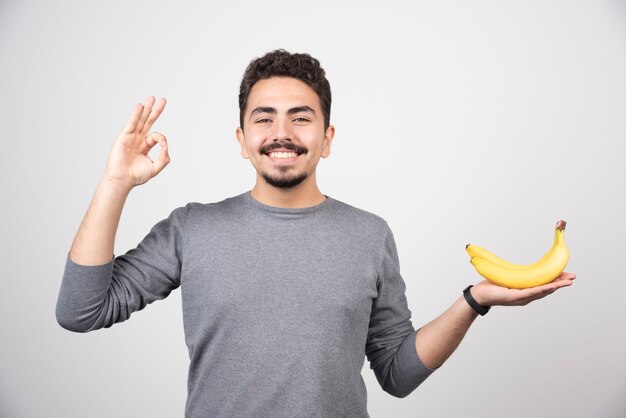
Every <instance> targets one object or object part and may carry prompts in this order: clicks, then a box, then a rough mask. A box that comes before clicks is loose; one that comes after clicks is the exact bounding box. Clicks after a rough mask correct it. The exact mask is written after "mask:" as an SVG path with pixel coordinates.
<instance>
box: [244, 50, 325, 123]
mask: <svg viewBox="0 0 626 418" xmlns="http://www.w3.org/2000/svg"><path fill="white" fill-rule="evenodd" d="M281 76H282V77H292V78H296V79H298V80H300V81H303V82H305V83H306V84H308V85H309V86H310V87H311V88H312V89H313V90H314V91H315V93H317V96H318V97H319V99H320V105H321V107H322V113H323V115H324V130H326V129H327V128H328V126H329V125H330V103H331V94H330V83H329V82H328V80H327V79H326V73H325V72H324V69H323V68H322V67H321V66H320V62H319V61H318V60H317V59H315V58H313V57H312V56H311V55H309V54H300V53H295V54H292V53H290V52H287V51H285V50H284V49H277V50H275V51H272V52H268V53H267V54H265V55H263V56H262V57H260V58H255V59H254V60H252V61H251V62H250V64H249V65H248V68H246V71H245V73H244V74H243V78H242V79H241V86H240V87H239V124H240V125H239V126H240V127H241V128H243V118H244V112H245V110H246V104H247V102H248V95H249V94H250V90H252V86H254V84H255V83H256V82H257V81H259V80H264V79H267V78H270V77H281Z"/></svg>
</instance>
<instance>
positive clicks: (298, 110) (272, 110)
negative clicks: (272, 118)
mask: <svg viewBox="0 0 626 418" xmlns="http://www.w3.org/2000/svg"><path fill="white" fill-rule="evenodd" d="M302 112H308V113H313V114H315V110H313V109H312V108H311V107H309V106H306V105H305V106H296V107H292V108H290V109H289V110H287V114H288V115H293V114H295V113H302ZM257 113H270V114H276V113H278V111H277V110H276V108H274V107H270V106H259V107H255V108H254V109H253V110H252V112H250V116H254V115H256V114H257Z"/></svg>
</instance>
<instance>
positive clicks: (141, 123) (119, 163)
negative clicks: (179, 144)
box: [105, 96, 170, 190]
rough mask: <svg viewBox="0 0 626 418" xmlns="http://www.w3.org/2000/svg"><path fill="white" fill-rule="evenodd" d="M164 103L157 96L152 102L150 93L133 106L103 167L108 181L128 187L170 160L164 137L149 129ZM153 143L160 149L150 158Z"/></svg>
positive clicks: (144, 178) (148, 175)
mask: <svg viewBox="0 0 626 418" xmlns="http://www.w3.org/2000/svg"><path fill="white" fill-rule="evenodd" d="M165 103H166V102H165V99H160V100H159V101H158V102H156V104H155V98H154V97H153V96H150V97H148V98H147V99H146V101H145V103H144V104H143V105H142V104H139V103H138V104H137V105H136V106H135V109H134V110H133V114H132V115H131V117H130V119H129V120H128V122H127V123H126V126H124V129H123V130H122V132H121V133H120V136H119V137H118V138H117V140H116V141H115V143H114V144H113V148H112V149H111V152H110V154H109V158H108V160H107V165H106V170H105V178H106V179H107V180H108V181H111V182H113V183H116V184H118V185H120V186H122V187H124V188H128V189H129V190H130V189H132V188H133V187H135V186H138V185H140V184H144V183H145V182H147V181H148V180H150V179H151V178H152V177H154V176H156V175H157V174H159V173H160V172H161V170H163V168H165V166H166V165H167V164H168V163H169V162H170V156H169V153H168V150H167V139H166V138H165V136H163V135H161V134H160V133H158V132H150V129H151V128H152V125H153V124H154V122H155V121H156V120H157V119H158V117H159V115H161V112H163V109H164V108H165ZM149 132H150V133H149ZM157 143H158V144H159V145H160V147H161V151H160V153H159V156H158V158H157V159H156V160H154V161H153V160H152V159H151V158H150V157H148V152H149V151H150V150H151V149H152V147H154V146H155V145H156V144H157Z"/></svg>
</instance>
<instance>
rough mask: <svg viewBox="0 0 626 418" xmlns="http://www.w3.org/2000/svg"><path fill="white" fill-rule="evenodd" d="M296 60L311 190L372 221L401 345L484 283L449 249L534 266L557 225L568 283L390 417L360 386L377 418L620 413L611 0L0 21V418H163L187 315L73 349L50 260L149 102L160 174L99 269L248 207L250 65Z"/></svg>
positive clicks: (135, 321)
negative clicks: (385, 230) (315, 138)
mask: <svg viewBox="0 0 626 418" xmlns="http://www.w3.org/2000/svg"><path fill="white" fill-rule="evenodd" d="M279 47H282V48H286V49H289V50H292V51H308V52H310V53H312V54H313V55H315V56H317V57H318V58H319V59H320V60H321V61H322V64H323V65H324V66H325V68H326V70H327V74H328V77H329V79H330V81H331V84H332V87H333V93H334V105H333V113H332V120H333V122H334V124H335V125H336V127H337V136H336V139H335V142H334V144H333V147H334V148H333V154H332V156H331V158H329V159H328V160H324V161H323V162H322V163H321V165H320V167H319V170H318V172H319V183H320V186H321V188H322V190H323V191H324V193H326V194H328V195H331V196H333V197H335V198H337V199H340V200H343V201H346V202H348V203H351V204H353V205H355V206H359V207H362V208H364V209H367V210H369V211H372V212H375V213H377V214H379V215H381V216H383V217H384V218H386V219H387V220H388V222H389V224H390V225H391V227H392V229H393V230H394V233H395V236H396V240H397V244H398V247H399V252H400V257H401V263H402V269H403V274H404V277H405V280H406V282H407V287H408V289H407V293H408V294H407V296H408V299H409V305H410V308H411V310H412V311H413V316H414V324H415V325H416V326H419V325H421V324H423V323H425V322H427V321H429V320H430V319H432V318H434V317H435V316H436V315H438V314H439V313H440V312H442V311H443V310H444V309H445V308H447V307H448V306H449V305H450V304H451V303H452V302H453V301H454V300H455V299H456V298H457V297H458V296H459V295H460V292H461V290H462V289H463V288H464V287H465V286H466V285H467V284H469V283H474V282H477V281H478V280H480V277H479V276H478V275H477V273H476V272H475V271H474V270H473V268H472V267H471V265H470V264H469V263H468V260H467V256H466V254H465V251H464V246H465V244H466V243H468V242H470V241H471V242H475V243H477V244H480V245H483V246H485V247H487V248H490V249H492V250H494V252H497V253H499V254H500V255H502V256H503V257H505V258H509V259H511V260H512V261H515V262H519V263H525V262H531V261H534V259H537V258H539V257H540V256H541V255H542V254H543V252H544V251H546V250H547V249H548V247H549V246H550V244H551V240H552V228H553V226H554V224H555V222H556V221H557V220H558V219H561V218H562V219H565V220H567V221H568V227H567V232H566V238H567V242H568V244H569V247H570V251H571V260H570V263H569V265H568V267H567V271H572V272H575V273H577V275H578V279H577V280H576V283H575V285H574V286H572V287H570V288H567V289H563V290H561V291H559V292H557V293H556V294H554V295H552V296H551V297H549V298H548V299H545V300H542V301H539V302H536V303H535V304H531V305H529V306H527V307H524V308H494V309H493V310H492V311H491V313H489V315H488V316H486V317H484V318H479V319H478V320H477V323H476V324H475V325H474V327H473V328H472V329H471V330H470V332H469V334H468V336H467V337H466V340H465V341H464V343H463V344H462V346H461V347H460V348H459V350H458V351H457V352H456V353H455V354H454V355H453V356H452V358H450V360H449V361H448V363H446V364H445V365H444V366H443V367H442V368H441V369H440V370H439V371H438V372H437V373H435V374H434V375H433V376H432V377H431V378H430V379H429V380H428V381H427V382H425V383H424V384H423V386H422V387H420V388H419V389H418V390H417V391H415V392H414V393H413V394H412V395H410V396H409V397H408V398H405V399H395V398H392V397H391V396H389V395H387V394H386V393H384V392H383V391H382V390H381V389H380V388H379V387H378V385H377V383H376V381H375V379H374V376H373V373H372V372H371V370H370V369H369V367H368V364H367V363H366V364H365V367H364V370H363V375H364V378H365V380H366V383H367V386H368V389H369V391H368V392H369V401H368V402H369V403H368V406H369V410H370V412H371V415H372V417H413V416H424V417H456V416H464V417H468V418H469V417H505V416H506V417H513V418H515V417H527V416H533V417H618V416H620V417H623V416H626V401H624V397H623V394H624V392H625V391H626V361H625V356H624V353H625V352H626V328H625V326H624V323H625V320H626V309H625V308H624V298H625V296H624V295H626V280H625V277H624V272H623V269H622V268H621V263H622V262H623V258H621V257H623V256H624V249H625V244H624V241H623V235H624V233H625V232H626V228H625V227H624V220H623V218H622V216H623V215H624V213H625V206H626V199H625V190H626V189H625V186H626V168H625V165H624V162H623V160H624V155H625V152H624V151H625V150H624V148H625V147H624V140H625V139H626V138H625V128H626V122H625V121H626V118H625V115H626V77H625V76H624V75H625V74H626V3H625V2H623V1H618V0H613V1H608V0H588V1H568V0H562V1H538V0H533V1H487V0H479V1H471V2H470V1H446V2H435V1H432V2H409V1H406V2H399V1H384V2H380V1H377V2H370V1H359V2H357V1H353V2H331V1H325V0H322V1H318V2H291V1H285V2H272V1H268V2H253V1H238V2H227V1H214V2H176V3H175V5H174V2H164V1H133V2H122V1H108V2H102V1H99V2H96V1H78V0H68V1H62V2H48V1H43V0H42V1H38V2H37V1H17V0H13V1H11V0H9V1H7V0H4V1H2V2H0V138H1V141H2V142H1V144H2V147H1V148H0V163H1V165H0V169H1V170H2V172H1V176H0V179H1V187H2V189H1V192H2V202H3V204H2V215H3V216H2V235H3V239H2V241H1V245H2V248H1V250H2V251H1V252H0V254H1V255H0V257H2V265H3V267H4V274H3V275H2V276H3V278H2V291H1V292H0V329H1V331H2V337H1V340H2V343H0V416H3V417H4V416H7V417H20V418H21V417H64V418H70V417H85V416H89V417H111V416H119V417H130V416H146V417H147V416H150V417H174V416H182V411H183V407H184V402H185V396H186V373H187V361H188V357H187V350H186V347H185V345H184V340H183V330H182V316H181V312H180V309H181V307H180V296H179V295H180V293H179V291H176V292H173V293H172V295H170V297H169V298H168V299H166V300H164V301H160V302H157V303H155V304H153V305H151V306H149V307H147V308H146V309H145V310H144V311H142V312H138V313H135V314H134V315H133V317H132V318H131V320H130V321H127V322H125V323H122V324H118V325H116V326H114V327H112V328H110V329H107V330H101V331H97V332H93V333H89V334H84V335H83V334H72V333H70V332H68V331H65V330H63V329H62V328H61V327H59V326H58V325H57V323H56V320H55V316H54V307H55V303H56V297H57V292H58V288H59V285H60V280H61V276H62V272H63V267H64V262H65V257H66V254H67V251H68V249H69V247H70V244H71V242H72V239H73V237H74V234H75V232H76V230H77V228H78V226H79V223H80V221H81V219H82V216H83V214H84V212H85V210H86V209H87V205H88V203H89V201H90V199H91V196H92V193H93V191H94V189H95V186H96V183H97V181H98V179H99V177H100V175H101V173H102V172H103V169H104V165H105V162H106V157H107V155H108V152H109V149H110V147H111V145H112V143H113V141H114V139H115V138H116V137H117V134H118V133H119V130H120V129H121V127H122V126H123V124H124V122H125V121H126V119H127V117H128V115H129V114H130V111H131V110H132V107H133V105H134V103H135V102H137V101H140V100H143V99H144V98H145V97H146V96H147V95H148V94H155V95H157V96H165V97H167V98H168V100H169V104H168V108H167V109H166V111H165V113H164V114H163V116H162V118H161V120H159V122H158V123H157V125H156V126H155V129H157V130H159V131H161V132H163V133H164V134H165V135H167V137H168V139H169V146H170V154H171V156H172V162H171V164H170V165H169V166H168V167H167V168H166V169H165V171H164V172H163V173H161V174H160V175H159V176H158V177H157V178H155V179H153V180H152V181H150V182H149V183H147V184H146V185H144V186H142V187H140V188H137V189H136V190H134V191H133V192H132V194H131V196H130V197H129V200H128V202H127V205H126V207H125V210H124V213H123V216H122V220H121V224H120V228H119V232H118V236H117V241H116V254H121V253H124V252H126V251H127V250H129V249H130V248H133V247H134V246H135V245H136V244H137V243H138V242H139V240H141V238H143V236H144V235H145V234H146V233H147V232H148V231H149V229H150V227H151V226H152V225H154V224H155V223H156V222H157V221H159V220H160V219H162V218H164V217H166V216H167V215H168V214H169V212H170V211H171V210H172V209H173V208H175V207H178V206H182V205H184V204H185V203H187V202H189V201H200V202H211V201H216V200H221V199H223V198H225V197H228V196H232V195H235V194H238V193H240V192H242V191H244V190H247V189H249V188H251V187H252V185H253V181H254V171H253V169H252V168H251V166H250V165H249V163H248V162H247V161H245V160H243V159H241V157H240V156H239V151H238V146H237V144H236V141H235V136H234V131H235V128H236V127H237V124H238V110H237V104H236V103H237V102H236V97H237V93H238V84H239V80H240V77H241V75H242V73H243V70H244V68H245V66H246V65H247V63H248V62H249V60H250V59H252V58H253V57H256V56H259V55H261V54H263V53H265V52H267V51H269V50H272V49H275V48H279Z"/></svg>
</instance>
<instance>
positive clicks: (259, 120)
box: [255, 118, 272, 123]
mask: <svg viewBox="0 0 626 418" xmlns="http://www.w3.org/2000/svg"><path fill="white" fill-rule="evenodd" d="M271 121H272V120H271V119H270V118H261V119H257V120H256V122H255V123H269V122H271Z"/></svg>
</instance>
